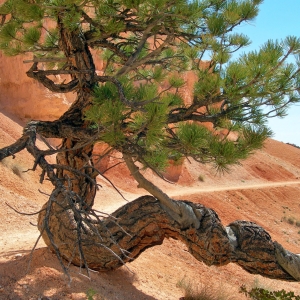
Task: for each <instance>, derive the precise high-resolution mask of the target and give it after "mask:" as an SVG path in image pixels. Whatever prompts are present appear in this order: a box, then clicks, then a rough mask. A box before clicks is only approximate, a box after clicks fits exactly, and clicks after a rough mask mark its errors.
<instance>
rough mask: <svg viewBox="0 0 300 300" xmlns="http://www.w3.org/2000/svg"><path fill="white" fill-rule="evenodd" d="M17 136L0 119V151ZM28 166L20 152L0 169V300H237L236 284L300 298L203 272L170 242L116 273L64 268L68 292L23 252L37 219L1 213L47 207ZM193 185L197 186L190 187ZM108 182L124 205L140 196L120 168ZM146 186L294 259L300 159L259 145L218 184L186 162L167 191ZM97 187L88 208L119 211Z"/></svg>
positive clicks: (44, 263) (298, 240) (42, 251)
mask: <svg viewBox="0 0 300 300" xmlns="http://www.w3.org/2000/svg"><path fill="white" fill-rule="evenodd" d="M21 132H22V128H21V127H20V126H19V125H18V124H17V123H14V122H13V121H12V120H10V119H9V118H7V117H6V116H5V115H3V114H0V147H4V146H5V145H8V144H10V143H13V142H14V141H15V140H16V139H17V138H18V137H19V136H20V134H21ZM32 166H33V161H32V159H31V157H30V156H29V154H28V153H26V152H22V153H21V154H18V155H17V156H16V158H15V159H11V158H8V159H5V160H4V161H3V162H1V163H0V203H1V210H0V218H1V222H0V299H35V300H37V299H52V300H54V299H88V297H87V295H88V294H93V293H95V295H94V296H93V299H112V300H113V299H124V300H127V299H128V300H131V299H147V300H148V299H161V300H168V299H169V300H173V299H180V298H181V297H183V295H184V292H183V290H182V289H180V288H179V287H178V283H179V282H180V281H184V282H186V283H191V285H192V286H194V287H195V288H196V287H198V288H206V289H207V290H208V291H209V292H210V293H212V292H213V291H215V292H217V293H219V294H220V295H221V296H224V297H225V298H220V299H244V298H243V296H242V295H241V294H239V292H238V291H239V287H240V286H241V285H242V284H246V285H247V286H248V287H251V286H254V285H260V286H263V287H265V288H269V289H276V290H278V289H282V288H284V289H286V290H292V291H294V292H296V293H298V294H300V283H289V282H283V281H278V280H270V279H265V278H263V277H261V276H259V275H252V274H248V273H247V272H245V271H243V270H242V269H241V268H240V267H238V266H236V265H234V264H229V265H227V266H223V267H208V266H206V265H204V264H203V263H202V262H198V261H196V260H195V259H194V258H193V257H192V256H191V255H190V254H189V253H188V252H187V250H186V247H185V246H184V245H183V244H181V243H179V242H178V241H174V240H166V241H165V242H164V243H163V244H162V245H160V246H156V247H153V248H151V249H148V250H146V251H145V252H144V253H143V254H142V255H141V256H140V257H139V258H138V259H136V260H135V261H134V262H132V263H130V264H127V265H126V266H123V267H121V268H120V269H118V270H116V271H113V272H106V273H97V272H92V274H91V278H87V277H86V276H85V273H84V270H80V269H79V268H77V267H73V266H72V267H71V268H70V273H71V277H72V282H71V283H68V281H67V279H66V277H65V276H64V275H63V273H62V270H61V267H60V266H59V263H58V261H57V259H56V257H55V256H54V255H53V254H52V253H51V252H50V251H48V249H47V248H46V247H45V245H44V243H43V241H39V243H38V244H37V246H36V248H35V250H34V251H31V249H32V248H33V246H34V244H35V241H36V239H37V237H38V235H39V233H38V230H37V228H36V226H35V225H36V215H31V216H25V215H20V214H17V213H16V212H15V211H13V210H12V209H11V208H10V207H9V206H7V205H6V204H5V203H7V204H8V205H10V206H12V207H14V208H15V209H17V210H18V211H22V212H26V213H34V212H37V211H38V210H39V209H40V208H41V206H42V205H43V203H44V202H46V200H47V196H46V195H45V194H47V193H48V194H49V193H50V191H51V186H50V185H49V183H47V182H45V183H44V184H43V185H41V184H40V183H39V172H38V171H36V172H32V171H28V172H23V171H26V170H28V169H30V168H32ZM199 175H201V178H202V179H204V181H199ZM107 176H109V178H110V179H112V180H114V182H115V183H116V185H117V187H118V188H119V189H120V191H122V193H123V194H124V195H125V197H126V198H127V199H128V200H129V201H130V200H133V199H135V198H136V197H137V196H138V195H141V194H144V193H145V192H144V191H142V190H139V189H137V188H136V184H135V182H134V180H133V179H132V178H131V177H130V176H129V175H128V172H127V171H126V170H125V169H124V167H122V166H120V167H119V168H115V169H112V170H111V171H110V172H109V173H108V174H107ZM147 176H148V178H149V179H151V180H153V181H154V182H155V183H156V184H159V185H160V186H161V188H163V189H164V190H165V191H167V192H168V193H169V194H170V195H172V196H173V197H174V198H176V199H187V200H191V201H194V202H199V203H202V204H204V205H206V206H208V207H210V208H213V209H214V210H215V211H216V212H217V213H218V215H219V217H220V218H221V220H222V222H223V224H224V225H226V224H228V223H230V222H232V221H234V220H237V219H239V220H241V219H244V220H250V221H253V222H256V223H258V224H259V225H261V226H263V227H264V228H265V229H266V230H267V231H268V232H269V233H270V234H271V236H272V238H273V239H274V240H277V241H278V242H279V243H281V244H283V245H284V246H285V247H286V248H287V249H289V250H291V251H293V252H295V253H300V227H298V226H296V222H297V221H298V222H299V223H297V224H299V226H300V199H299V194H300V149H297V148H295V147H292V146H290V145H286V144H283V143H280V142H277V141H274V140H268V141H267V142H266V145H265V148H264V149H263V150H260V151H258V152H256V153H255V155H254V156H252V157H251V158H250V159H248V160H246V161H244V162H243V163H242V165H240V166H235V167H233V168H232V170H231V172H230V174H224V176H220V175H218V174H215V172H214V171H213V170H212V169H211V168H210V167H208V166H203V165H200V166H199V165H196V164H190V163H188V162H185V164H184V166H183V168H182V172H181V175H180V177H179V180H178V182H177V183H176V184H168V183H166V182H164V181H162V180H160V179H158V178H156V176H155V175H153V174H151V173H148V174H147ZM120 178H122V180H120ZM99 183H100V184H101V185H102V188H101V189H100V191H99V193H98V194H97V198H96V204H95V205H96V207H97V208H98V209H101V210H103V211H105V212H112V211H114V210H115V209H116V208H118V207H119V206H120V205H123V204H124V203H125V201H124V200H123V199H122V198H121V197H120V196H119V195H118V193H117V192H116V191H115V190H114V189H112V187H111V186H110V185H109V183H108V182H106V181H105V180H104V179H101V178H100V179H99ZM39 190H40V191H39ZM41 192H42V193H41ZM288 219H293V220H294V224H289V223H288V222H287V220H288ZM29 262H30V264H29Z"/></svg>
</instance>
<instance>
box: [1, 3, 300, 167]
mask: <svg viewBox="0 0 300 300" xmlns="http://www.w3.org/2000/svg"><path fill="white" fill-rule="evenodd" d="M261 3H262V0H244V1H240V0H202V1H201V0H194V1H186V0H174V1H172V0H147V1H139V0H118V1H115V0H94V1H89V0H44V1H43V0H7V1H5V3H4V4H3V5H2V6H1V8H0V14H1V17H2V18H1V31H0V48H1V49H2V50H3V51H4V52H5V53H6V54H8V55H18V54H23V53H28V52H29V53H33V54H34V59H33V66H32V68H31V69H30V70H29V71H28V75H29V76H30V77H32V78H34V79H36V80H38V81H40V82H41V83H42V84H44V85H45V86H46V87H47V88H49V89H50V90H52V91H55V92H71V91H77V93H78V95H79V97H80V95H81V97H82V95H83V94H84V95H85V97H84V103H83V102H82V101H81V102H80V101H77V102H76V101H75V104H74V105H73V108H71V110H70V112H71V113H70V114H67V116H68V117H69V121H68V122H69V123H70V119H72V116H73V119H74V121H73V122H71V124H73V125H74V124H79V125H80V126H83V127H85V128H86V127H87V126H86V125H88V128H89V130H90V131H91V130H92V132H93V134H92V136H93V139H94V140H100V141H104V142H106V143H108V144H109V145H110V146H111V147H112V148H113V149H117V150H119V151H121V152H123V153H126V154H129V155H130V156H131V157H133V158H134V159H135V160H136V161H139V162H141V163H142V164H143V165H144V166H145V167H150V168H152V169H154V170H159V169H163V168H164V167H165V166H166V164H167V162H168V161H169V160H170V159H173V160H177V159H180V158H181V157H183V156H190V157H193V158H194V159H195V160H196V161H199V162H214V163H215V164H216V166H217V167H218V168H220V169H224V168H226V167H227V165H229V164H232V163H235V162H237V161H238V159H241V158H245V157H246V156H247V155H248V154H249V153H250V152H251V151H252V150H253V149H256V148H259V147H261V145H262V142H263V141H264V139H265V138H266V137H268V136H270V134H271V132H270V130H269V129H268V128H267V127H266V119H267V117H272V116H276V115H277V116H283V115H284V114H285V112H286V108H287V107H288V106H289V104H290V103H295V102H297V101H299V99H300V97H299V87H300V75H299V50H300V39H298V38H295V37H287V38H286V39H285V40H284V41H268V42H267V43H266V44H265V45H263V46H262V47H261V49H260V50H258V51H253V52H250V53H248V54H242V55H241V56H240V57H239V58H238V59H235V60H230V58H231V56H232V54H233V53H234V52H236V51H237V50H239V49H240V48H242V47H244V46H247V45H249V43H250V41H249V39H248V38H247V37H246V36H245V35H243V34H237V33H235V32H234V29H235V27H237V26H238V25H240V24H241V23H243V22H246V21H249V20H253V19H254V18H255V17H256V15H257V13H258V7H259V4H261ZM91 49H93V50H94V49H95V50H97V51H92V52H90V51H91ZM79 52H80V53H82V57H85V58H84V60H85V63H84V64H83V63H82V62H80V61H79V59H78V57H79V56H78V55H77V54H78V53H79ZM76 55H77V56H76ZM95 55H97V56H100V58H101V59H102V60H103V61H104V66H105V67H104V69H103V70H101V72H100V73H101V74H99V73H96V70H95V66H94V61H93V60H94V57H93V56H95ZM290 56H294V58H295V59H296V63H291V61H292V60H290V59H289V60H288V58H289V57H290ZM203 59H207V60H208V62H207V63H206V64H205V67H203V64H202V63H201V61H202V60H203ZM59 74H60V75H70V76H69V79H68V80H69V81H67V83H66V82H65V81H63V82H61V83H60V84H55V83H54V82H53V81H52V80H51V75H59ZM49 76H50V77H49ZM187 76H195V77H196V80H195V84H194V88H193V96H192V99H191V100H192V101H190V102H189V103H187V102H185V101H184V97H185V95H184V93H183V91H184V89H185V88H186V87H185V85H186V78H187ZM86 94H88V95H89V96H88V97H86ZM79 103H80V105H79ZM76 105H77V108H79V110H80V114H79V115H78V114H72V112H74V111H75V110H74V107H75V106H76ZM72 109H73V111H72ZM78 116H79V119H82V120H84V121H82V122H79V121H78ZM75 118H77V120H76V122H77V123H76V122H75ZM65 120H66V118H65V119H62V121H65ZM190 121H193V122H190ZM78 122H79V123H78ZM206 122H210V123H211V124H213V129H209V130H208V129H207V127H206V126H202V125H201V124H202V123H206ZM221 128H225V129H227V130H228V132H230V131H234V132H235V133H236V134H237V136H238V137H237V139H236V140H234V141H232V140H231V141H230V140H228V139H227V138H226V137H225V138H224V137H223V138H221V137H220V135H219V134H218V131H219V130H220V129H221ZM90 131H89V133H90ZM50 135H51V134H50ZM53 135H54V134H53V133H52V136H53ZM89 136H91V134H89ZM55 137H62V138H63V137H65V136H64V135H63V134H60V133H56V136H55Z"/></svg>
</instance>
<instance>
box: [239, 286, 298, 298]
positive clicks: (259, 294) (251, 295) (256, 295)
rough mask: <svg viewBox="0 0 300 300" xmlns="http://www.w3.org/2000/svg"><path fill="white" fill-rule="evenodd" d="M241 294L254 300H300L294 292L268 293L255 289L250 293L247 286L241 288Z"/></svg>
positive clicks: (261, 289)
mask: <svg viewBox="0 0 300 300" xmlns="http://www.w3.org/2000/svg"><path fill="white" fill-rule="evenodd" d="M240 293H242V294H244V295H246V296H247V297H249V298H250V299H253V300H300V296H297V295H295V294H294V292H287V291H286V290H280V291H268V290H266V289H263V288H253V289H251V290H250V291H248V290H247V288H246V287H245V285H242V286H241V288H240Z"/></svg>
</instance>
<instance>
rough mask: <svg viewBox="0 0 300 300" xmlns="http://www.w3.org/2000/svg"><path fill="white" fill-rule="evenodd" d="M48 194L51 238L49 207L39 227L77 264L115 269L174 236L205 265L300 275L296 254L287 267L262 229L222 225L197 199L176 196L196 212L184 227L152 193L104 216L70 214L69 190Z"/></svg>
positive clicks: (283, 253)
mask: <svg viewBox="0 0 300 300" xmlns="http://www.w3.org/2000/svg"><path fill="white" fill-rule="evenodd" d="M51 197H55V199H54V198H53V199H52V203H51V215H50V217H49V220H47V222H48V226H49V229H50V231H51V233H52V240H51V241H50V240H49V235H48V234H47V232H46V231H45V230H44V228H45V224H44V222H45V216H46V214H47V210H44V211H43V212H41V213H40V215H39V219H38V226H39V229H40V230H41V231H42V232H43V238H44V240H45V242H46V244H47V245H48V246H49V247H50V248H51V249H53V250H55V249H54V248H53V245H56V247H57V249H58V250H59V252H60V254H61V255H62V257H64V258H65V259H66V260H67V261H69V262H71V263H73V264H75V265H78V266H88V267H89V268H91V269H95V270H99V271H107V270H113V269H116V268H118V267H120V266H122V265H123V264H124V263H126V262H130V261H132V260H133V259H135V258H137V257H138V256H139V255H140V254H141V253H142V252H143V251H144V250H145V249H147V248H149V247H152V246H155V245H159V244H161V243H162V242H163V240H164V238H174V239H177V240H180V241H182V242H183V243H184V244H185V245H186V246H187V247H188V250H189V252H190V253H191V254H192V255H193V256H194V257H195V258H196V259H197V260H199V261H203V262H204V263H205V264H207V265H209V266H210V265H217V266H221V265H225V264H228V263H230V262H233V263H237V264H239V265H240V266H241V267H242V268H244V269H245V270H247V271H248V272H250V273H256V274H261V275H263V276H266V277H270V278H277V279H284V280H300V276H299V275H300V273H299V266H300V258H299V257H297V255H294V254H291V253H288V255H289V257H288V259H286V260H291V259H294V262H293V263H294V270H293V271H292V272H291V271H290V270H288V269H286V268H285V266H286V264H285V263H283V262H282V260H280V257H283V256H286V255H287V252H286V251H285V250H283V248H281V246H280V245H279V244H277V243H276V242H273V241H272V240H271V237H270V235H269V234H268V233H267V232H266V231H265V230H264V229H263V228H261V227H260V226H258V225H256V224H254V223H252V222H246V221H236V222H233V223H231V224H229V225H228V226H227V227H224V226H223V225H222V224H221V222H220V220H219V218H218V216H217V214H216V213H215V212H214V211H213V210H211V209H208V208H206V207H204V206H203V205H201V204H195V203H192V202H188V201H180V203H181V205H183V206H186V207H188V209H190V210H192V211H193V212H194V213H195V215H197V219H198V221H199V227H198V228H195V227H194V226H188V227H182V226H181V225H180V224H179V223H178V222H177V221H176V220H174V218H172V217H171V216H170V215H169V214H168V212H167V210H166V209H164V208H163V207H162V205H161V204H160V201H158V200H156V199H155V198H154V197H151V196H143V197H140V198H138V199H136V200H135V201H133V202H130V203H128V204H126V205H124V206H123V207H121V208H119V209H118V210H117V211H115V212H114V213H113V214H112V215H110V216H109V217H106V218H101V217H97V216H96V214H95V213H94V212H93V213H87V212H86V211H81V212H80V210H78V213H77V214H76V213H74V210H73V209H72V208H71V206H70V199H69V195H68V194H65V193H61V192H59V191H54V193H53V194H52V196H51ZM178 202H179V201H178ZM47 205H48V204H46V205H45V208H46V206H47ZM79 224H80V225H79ZM297 264H298V265H297ZM297 268H298V269H297Z"/></svg>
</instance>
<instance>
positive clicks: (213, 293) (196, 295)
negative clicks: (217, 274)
mask: <svg viewBox="0 0 300 300" xmlns="http://www.w3.org/2000/svg"><path fill="white" fill-rule="evenodd" d="M177 287H179V288H181V289H182V290H183V291H184V297H183V298H181V299H184V300H230V299H233V298H232V297H231V296H229V295H228V294H227V293H226V292H225V291H224V289H222V287H215V286H212V285H211V284H208V285H207V284H206V285H201V286H197V287H195V286H193V285H192V284H191V283H190V281H186V280H185V279H182V280H180V281H179V282H178V283H177Z"/></svg>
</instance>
